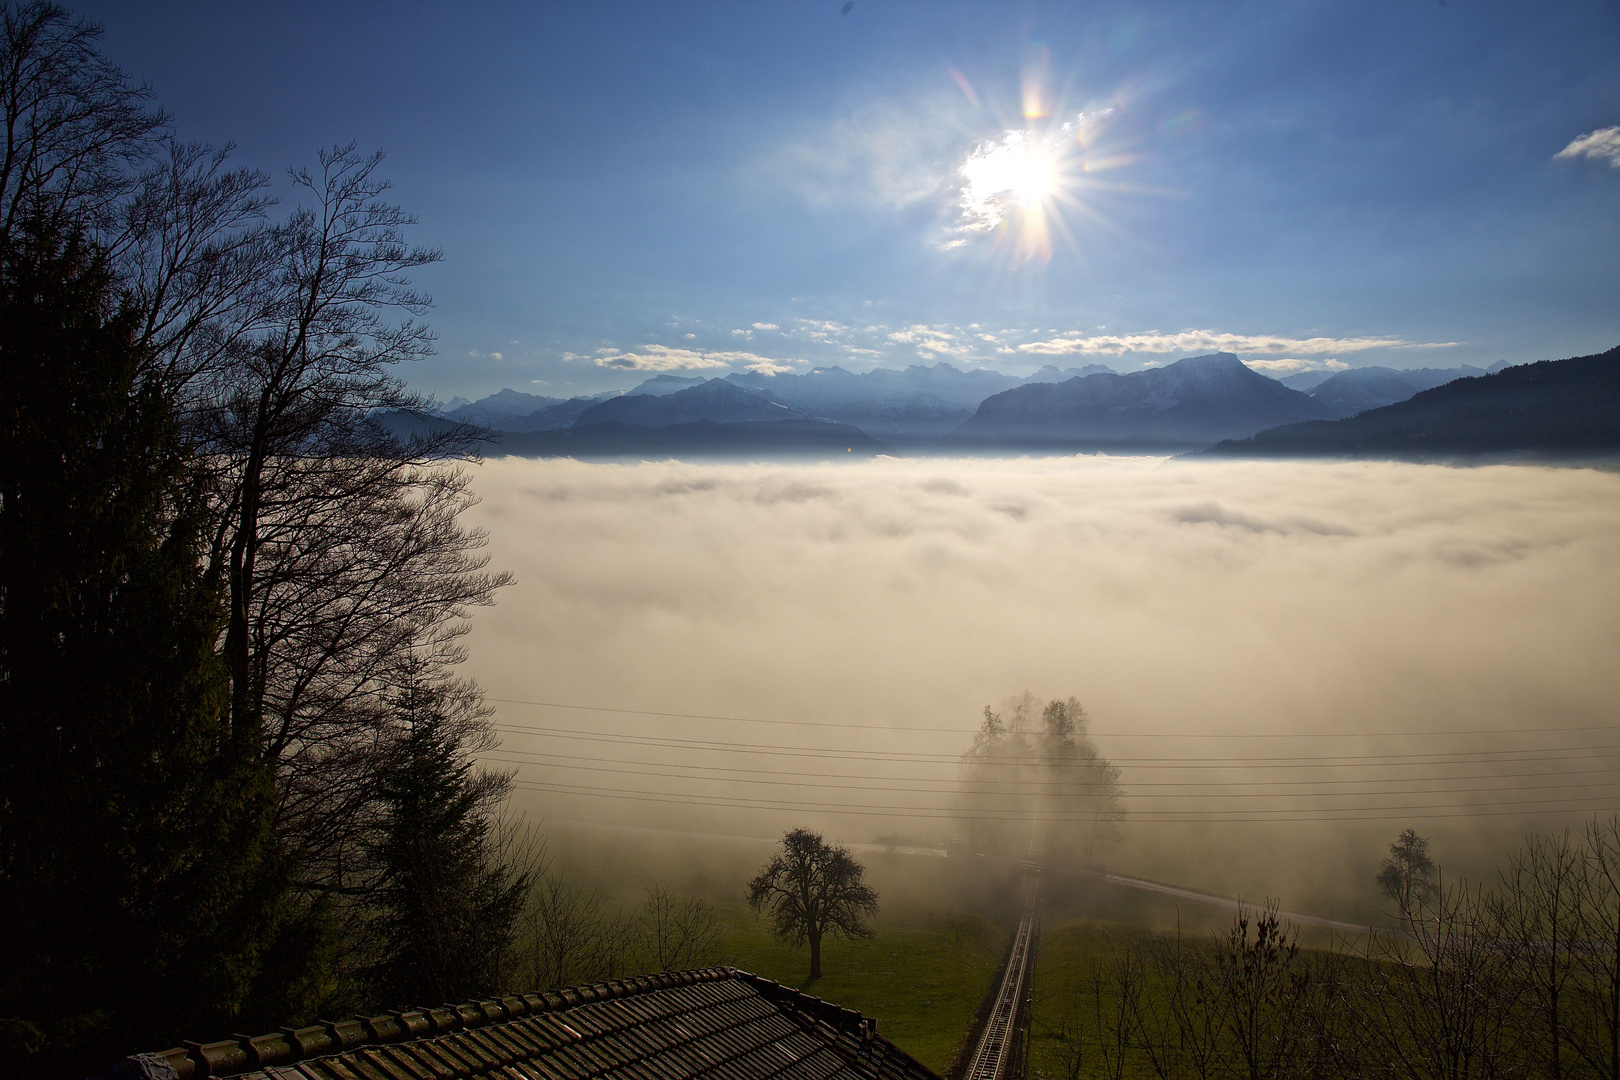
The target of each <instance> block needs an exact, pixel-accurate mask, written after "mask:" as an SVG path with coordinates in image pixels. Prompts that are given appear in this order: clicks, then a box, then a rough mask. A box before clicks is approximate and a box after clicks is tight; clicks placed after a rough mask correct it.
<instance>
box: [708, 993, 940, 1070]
mask: <svg viewBox="0 0 1620 1080" xmlns="http://www.w3.org/2000/svg"><path fill="white" fill-rule="evenodd" d="M730 970H731V972H732V976H733V977H734V978H737V979H741V980H742V981H744V982H748V983H752V984H753V986H754V988H755V989H757V990H759V992H760V993H761V994H763V995H764V996H765V997H767V998H771V999H773V1000H776V1001H779V1002H782V1003H784V1004H787V1005H789V1006H792V1007H793V1008H795V1009H798V1010H799V1011H801V1012H805V1013H809V1014H810V1015H812V1016H819V1017H821V1018H822V1019H823V1020H826V1021H827V1022H828V1023H829V1024H832V1025H833V1026H835V1027H841V1028H843V1029H844V1030H846V1031H850V1032H853V1033H856V1034H859V1035H860V1036H861V1037H862V1038H865V1039H868V1040H872V1039H875V1040H879V1041H881V1042H882V1043H883V1045H884V1048H885V1051H886V1052H887V1053H890V1054H893V1055H895V1056H896V1057H899V1058H902V1059H904V1060H905V1062H906V1063H907V1064H908V1065H910V1066H912V1067H914V1068H915V1069H916V1071H917V1073H918V1075H921V1076H935V1075H937V1074H936V1073H935V1072H934V1070H932V1069H930V1068H929V1067H928V1066H926V1065H924V1064H923V1063H922V1062H920V1061H918V1060H917V1059H916V1058H914V1057H912V1056H911V1055H910V1054H908V1053H906V1052H905V1051H904V1050H902V1049H900V1047H898V1046H896V1045H895V1044H894V1043H892V1042H890V1041H889V1040H888V1039H887V1038H885V1037H884V1036H882V1035H879V1034H878V1029H877V1028H878V1022H877V1017H875V1016H862V1015H861V1014H860V1013H858V1012H856V1011H855V1010H854V1009H846V1008H844V1007H843V1006H842V1005H835V1004H833V1003H832V1002H830V1001H826V1000H824V999H822V998H818V997H815V996H813V995H811V994H806V993H805V992H804V991H802V990H795V989H793V988H792V987H791V986H783V985H782V984H781V983H779V982H777V981H776V980H774V979H767V978H765V977H764V976H763V975H755V974H753V973H752V972H748V971H740V970H738V969H736V968H732V969H730Z"/></svg>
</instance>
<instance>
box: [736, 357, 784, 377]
mask: <svg viewBox="0 0 1620 1080" xmlns="http://www.w3.org/2000/svg"><path fill="white" fill-rule="evenodd" d="M745 367H746V368H747V370H749V371H752V372H753V373H754V374H756V375H783V374H786V373H787V372H789V371H792V370H793V365H792V364H791V363H782V362H781V361H779V360H769V359H766V358H765V357H763V356H761V357H760V358H759V359H757V360H755V361H754V362H753V363H751V364H747V365H745Z"/></svg>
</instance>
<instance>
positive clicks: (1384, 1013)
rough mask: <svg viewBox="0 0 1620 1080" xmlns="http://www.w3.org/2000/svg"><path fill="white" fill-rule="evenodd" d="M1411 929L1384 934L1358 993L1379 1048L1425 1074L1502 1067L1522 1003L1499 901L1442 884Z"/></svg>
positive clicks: (1432, 1078) (1404, 1067)
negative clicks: (1501, 927)
mask: <svg viewBox="0 0 1620 1080" xmlns="http://www.w3.org/2000/svg"><path fill="white" fill-rule="evenodd" d="M1406 928H1407V931H1408V934H1407V936H1402V937H1384V938H1377V939H1375V940H1374V944H1373V947H1372V948H1370V949H1369V950H1368V952H1367V954H1366V957H1365V961H1366V962H1365V964H1364V966H1363V969H1362V984H1361V987H1360V992H1359V993H1358V994H1356V995H1355V997H1354V999H1353V1003H1354V1005H1355V1007H1356V1009H1357V1014H1356V1015H1357V1027H1358V1028H1359V1029H1360V1031H1361V1032H1362V1034H1363V1036H1364V1037H1365V1038H1366V1039H1367V1040H1368V1042H1369V1044H1370V1045H1369V1051H1370V1056H1371V1057H1372V1058H1373V1059H1374V1060H1376V1061H1380V1062H1387V1063H1388V1064H1389V1067H1390V1068H1391V1069H1392V1070H1394V1071H1395V1072H1396V1074H1397V1075H1402V1076H1409V1077H1414V1078H1417V1080H1473V1078H1475V1077H1492V1076H1497V1075H1500V1074H1501V1072H1502V1069H1503V1068H1504V1066H1505V1064H1506V1062H1507V1061H1508V1051H1509V1049H1510V1047H1509V1039H1510V1035H1511V1031H1510V1025H1509V1018H1510V1016H1511V1014H1512V1012H1513V1010H1514V1008H1515V1007H1516V1005H1517V1000H1516V999H1517V993H1516V989H1515V984H1514V980H1513V978H1512V974H1513V967H1514V964H1515V962H1516V956H1515V953H1514V950H1513V948H1512V947H1511V943H1510V942H1508V941H1507V940H1506V939H1504V938H1503V937H1502V936H1501V934H1500V932H1499V928H1498V924H1497V920H1496V905H1495V903H1494V902H1493V900H1492V899H1491V898H1490V897H1489V896H1488V895H1487V894H1486V893H1485V892H1484V890H1483V889H1481V888H1478V887H1471V886H1470V885H1469V884H1468V883H1467V882H1466V881H1464V882H1459V883H1457V884H1455V885H1452V886H1449V887H1446V886H1445V885H1444V883H1443V882H1441V884H1440V886H1439V887H1438V888H1437V890H1436V899H1435V900H1434V901H1433V902H1432V903H1418V904H1416V905H1415V906H1414V907H1413V909H1412V912H1411V916H1410V918H1408V919H1407V921H1406Z"/></svg>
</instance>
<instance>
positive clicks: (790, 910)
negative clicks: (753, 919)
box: [748, 829, 878, 981]
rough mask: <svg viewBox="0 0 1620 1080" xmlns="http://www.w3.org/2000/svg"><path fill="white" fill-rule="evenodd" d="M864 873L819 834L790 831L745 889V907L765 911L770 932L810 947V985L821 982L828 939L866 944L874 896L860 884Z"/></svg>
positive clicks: (842, 851)
mask: <svg viewBox="0 0 1620 1080" xmlns="http://www.w3.org/2000/svg"><path fill="white" fill-rule="evenodd" d="M865 876H866V867H864V866H862V865H861V864H860V863H858V862H856V861H855V860H854V858H852V857H851V856H850V854H849V852H848V851H847V850H846V849H844V848H841V847H833V846H831V845H829V844H828V843H827V842H826V841H825V840H823V839H822V838H821V834H819V833H813V832H811V831H810V830H809V829H794V830H793V831H792V832H789V833H788V834H787V835H786V836H784V837H782V850H781V851H780V852H778V853H777V854H775V855H773V856H772V857H771V861H770V862H769V863H768V864H766V866H765V869H763V870H761V871H760V872H759V874H758V875H756V876H755V878H754V880H752V881H750V882H749V883H748V906H749V907H751V908H753V909H754V912H755V914H760V913H762V912H765V911H768V912H770V916H771V931H772V933H774V934H775V935H776V936H777V937H778V938H780V939H781V940H783V941H786V942H789V943H791V944H793V945H803V944H804V943H805V942H807V941H808V942H809V943H810V979H811V981H814V980H816V979H819V978H821V939H822V938H823V937H825V936H826V935H827V934H828V933H836V934H842V935H844V936H845V937H846V938H850V939H852V940H853V939H855V938H869V937H871V936H872V931H871V929H870V928H869V927H867V925H866V917H867V916H869V915H874V914H876V913H877V907H878V896H877V893H876V892H874V891H873V890H872V889H871V888H870V887H869V886H867V885H865V884H863V883H862V880H861V879H862V878H864V877H865Z"/></svg>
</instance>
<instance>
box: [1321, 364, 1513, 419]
mask: <svg viewBox="0 0 1620 1080" xmlns="http://www.w3.org/2000/svg"><path fill="white" fill-rule="evenodd" d="M1505 366H1506V364H1502V363H1498V364H1493V365H1492V366H1491V367H1489V368H1480V367H1474V366H1473V365H1472V364H1464V365H1462V366H1461V367H1454V368H1390V367H1364V368H1351V369H1350V370H1349V371H1340V372H1337V373H1336V374H1334V375H1331V376H1329V377H1328V378H1326V379H1324V380H1323V381H1322V382H1320V383H1318V384H1316V385H1315V386H1313V387H1311V388H1310V389H1308V390H1306V391H1305V392H1306V393H1308V394H1310V395H1311V397H1313V398H1315V399H1316V400H1317V401H1320V402H1321V403H1322V404H1324V405H1326V406H1327V407H1328V408H1330V409H1333V410H1334V411H1335V412H1337V413H1338V414H1339V415H1340V416H1354V415H1356V414H1357V413H1362V412H1366V411H1367V410H1368V409H1379V408H1382V407H1384V406H1385V405H1394V404H1395V403H1396V402H1400V401H1405V400H1406V399H1407V398H1409V397H1411V396H1412V395H1413V394H1417V393H1421V392H1422V391H1424V390H1432V389H1434V388H1435V387H1436V386H1444V385H1445V384H1446V383H1449V382H1456V381H1457V380H1458V379H1477V378H1479V377H1480V376H1482V375H1489V374H1490V373H1491V372H1492V371H1499V370H1501V369H1502V368H1503V367H1505ZM1295 389H1304V387H1295Z"/></svg>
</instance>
